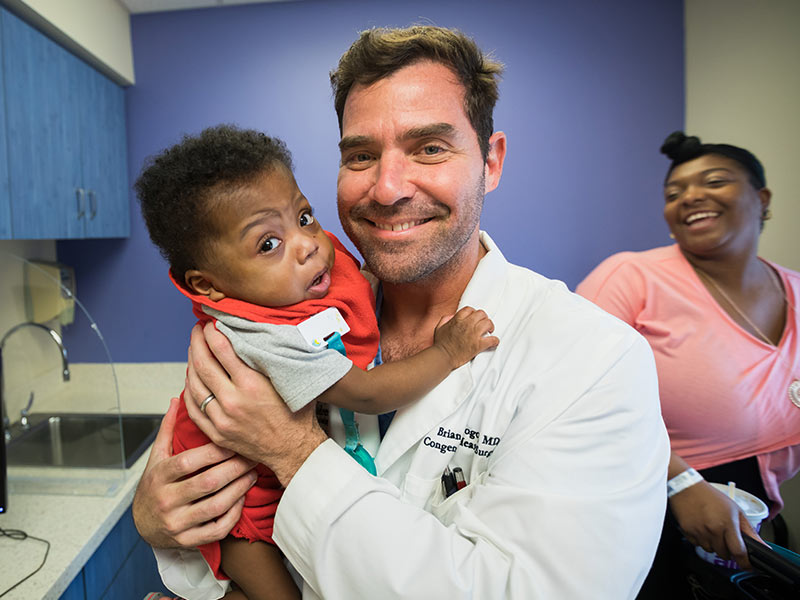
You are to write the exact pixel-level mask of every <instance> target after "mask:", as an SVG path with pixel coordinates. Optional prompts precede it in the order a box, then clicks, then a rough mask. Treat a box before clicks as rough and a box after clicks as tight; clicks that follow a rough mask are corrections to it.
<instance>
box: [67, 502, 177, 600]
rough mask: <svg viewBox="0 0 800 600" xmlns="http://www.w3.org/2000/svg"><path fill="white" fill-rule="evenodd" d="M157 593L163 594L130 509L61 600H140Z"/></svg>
mask: <svg viewBox="0 0 800 600" xmlns="http://www.w3.org/2000/svg"><path fill="white" fill-rule="evenodd" d="M158 591H163V592H165V593H166V588H165V587H164V584H162V583H161V577H160V576H159V574H158V567H157V565H156V559H155V557H154V556H153V551H152V550H151V549H150V546H148V545H147V543H145V542H144V540H142V539H141V538H140V537H139V534H138V533H137V532H136V528H135V526H134V524H133V517H132V516H131V509H130V508H129V509H128V510H127V511H126V512H125V514H124V515H123V516H122V518H121V519H120V520H119V522H118V523H117V524H116V526H114V529H112V530H111V533H109V534H108V537H106V539H105V540H103V543H102V544H100V547H99V548H98V549H97V550H96V551H95V553H94V554H93V555H92V557H91V558H90V559H89V561H88V562H87V563H86V566H84V567H83V570H82V571H81V572H80V573H78V575H77V576H76V577H75V579H73V580H72V583H71V584H70V585H69V587H68V588H67V589H66V591H65V592H64V593H63V594H62V595H61V600H112V599H114V600H125V599H128V598H130V599H131V600H141V599H142V598H144V597H145V595H146V594H147V593H149V592H158Z"/></svg>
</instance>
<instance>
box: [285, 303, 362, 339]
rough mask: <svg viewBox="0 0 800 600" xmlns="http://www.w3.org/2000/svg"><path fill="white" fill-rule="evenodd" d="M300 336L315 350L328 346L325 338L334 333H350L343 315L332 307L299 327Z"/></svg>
mask: <svg viewBox="0 0 800 600" xmlns="http://www.w3.org/2000/svg"><path fill="white" fill-rule="evenodd" d="M297 329H299V330H300V335H302V336H303V339H305V341H307V342H308V343H309V344H311V345H312V346H313V347H314V348H321V347H323V346H327V345H328V344H327V342H326V341H325V338H327V337H329V336H331V335H332V334H334V333H338V334H339V335H344V334H345V333H347V332H348V331H350V327H348V325H347V323H346V322H345V320H344V318H343V317H342V315H341V313H340V312H339V311H338V310H337V309H336V308H334V307H333V306H331V307H330V308H326V309H325V310H323V311H322V312H320V313H317V314H315V315H313V316H311V317H309V318H308V319H306V320H305V321H303V322H302V323H299V324H298V325H297Z"/></svg>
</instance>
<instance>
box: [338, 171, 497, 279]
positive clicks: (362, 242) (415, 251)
mask: <svg viewBox="0 0 800 600" xmlns="http://www.w3.org/2000/svg"><path fill="white" fill-rule="evenodd" d="M484 182H485V178H484V176H483V174H482V175H481V177H480V180H479V181H478V184H477V186H476V188H475V190H473V193H472V195H471V197H470V198H464V199H463V200H462V201H461V203H462V208H463V210H462V211H461V218H460V219H459V221H458V223H456V224H455V225H454V226H452V227H447V226H448V225H451V224H450V223H449V221H450V215H451V214H452V213H451V211H450V210H449V208H448V207H446V206H444V210H446V211H447V217H446V218H445V219H443V220H442V221H441V227H440V229H439V230H438V231H437V232H434V233H433V234H432V235H431V236H429V237H428V238H427V239H426V240H424V241H414V242H409V243H395V242H381V241H377V240H374V239H371V238H369V237H366V238H365V239H359V237H358V235H357V233H358V230H357V228H353V227H350V226H347V225H345V223H346V222H348V221H345V220H344V219H342V226H343V227H344V230H345V233H346V234H347V235H348V237H349V238H350V239H351V240H352V241H353V243H354V244H355V246H356V248H358V251H359V252H360V253H361V256H362V257H363V258H364V261H365V262H366V264H367V267H368V268H369V270H370V272H371V273H372V274H373V275H375V276H376V277H377V278H378V279H380V280H381V281H383V282H385V283H389V284H403V283H415V282H420V281H422V280H424V279H427V278H431V277H435V278H436V279H444V278H446V277H447V275H448V273H450V272H452V270H453V269H454V268H455V267H457V265H458V264H459V263H460V262H461V261H462V260H464V259H465V258H467V257H466V256H463V254H464V252H465V251H466V246H467V244H468V242H469V240H470V239H471V238H472V236H473V234H474V233H475V230H476V229H477V228H478V226H479V225H480V216H481V211H482V209H483V200H484V189H485V187H484V186H485V183H484ZM439 206H443V205H439ZM340 217H341V215H340ZM426 226H427V225H426ZM364 227H371V225H364Z"/></svg>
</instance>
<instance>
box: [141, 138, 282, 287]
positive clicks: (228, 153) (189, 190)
mask: <svg viewBox="0 0 800 600" xmlns="http://www.w3.org/2000/svg"><path fill="white" fill-rule="evenodd" d="M279 165H282V166H283V167H285V168H286V169H287V170H288V171H289V172H292V170H293V168H292V155H291V153H290V152H289V150H288V149H287V148H286V144H284V143H283V142H282V141H281V140H279V139H277V138H274V137H269V136H267V135H265V134H263V133H261V132H260V131H255V130H252V129H239V128H238V127H236V126H234V125H218V126H216V127H209V128H208V129H204V130H203V131H202V132H201V133H200V135H197V136H190V135H185V136H184V137H183V139H182V140H181V142H180V143H179V144H176V145H174V146H172V147H171V148H167V149H166V150H164V151H162V152H161V153H160V154H158V155H156V156H151V157H149V158H148V159H147V161H146V162H145V165H144V168H143V170H142V173H141V175H139V179H137V180H136V183H135V185H134V189H135V190H136V194H137V196H138V197H139V203H140V205H141V209H142V216H143V217H144V221H145V223H146V224H147V229H148V231H149V232H150V239H151V240H152V241H153V243H154V244H155V245H156V246H157V247H158V249H159V251H160V252H161V255H162V256H163V257H164V258H165V259H166V260H167V262H168V263H169V266H170V269H171V271H172V275H173V277H174V278H175V280H176V281H178V282H180V283H183V280H184V274H185V273H186V271H188V270H190V269H196V268H198V266H199V265H201V264H204V263H205V262H206V261H207V260H208V259H210V257H209V256H208V254H207V253H208V250H209V241H210V240H212V239H214V238H215V237H216V236H217V235H219V234H220V233H221V232H220V231H218V229H217V222H216V220H215V219H214V218H213V213H214V211H215V209H217V208H218V207H219V203H218V201H220V200H223V199H226V198H228V197H230V195H231V194H232V193H233V192H235V191H236V190H237V189H239V188H240V187H241V186H243V185H246V184H248V183H251V182H252V181H253V180H254V179H256V178H257V177H259V176H261V175H264V174H265V173H269V172H270V171H272V170H273V169H275V168H276V167H277V166H279Z"/></svg>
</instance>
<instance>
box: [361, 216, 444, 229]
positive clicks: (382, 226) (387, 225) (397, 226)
mask: <svg viewBox="0 0 800 600" xmlns="http://www.w3.org/2000/svg"><path fill="white" fill-rule="evenodd" d="M430 220H432V218H428V219H417V220H414V221H405V222H403V223H380V222H377V221H369V219H367V221H369V222H370V223H372V224H373V225H374V226H375V227H377V228H378V229H381V230H383V231H405V230H407V229H411V228H412V227H417V226H419V225H422V224H423V223H427V222H428V221H430Z"/></svg>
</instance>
